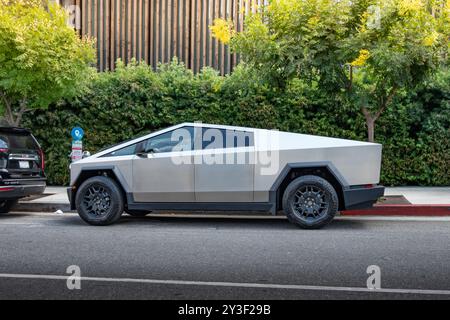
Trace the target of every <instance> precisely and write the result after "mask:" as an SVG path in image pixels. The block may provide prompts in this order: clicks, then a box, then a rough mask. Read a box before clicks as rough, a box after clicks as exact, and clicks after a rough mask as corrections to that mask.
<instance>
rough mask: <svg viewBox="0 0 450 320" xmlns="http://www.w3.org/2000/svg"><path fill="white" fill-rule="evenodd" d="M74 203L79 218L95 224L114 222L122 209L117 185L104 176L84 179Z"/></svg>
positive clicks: (102, 224) (120, 194)
mask: <svg viewBox="0 0 450 320" xmlns="http://www.w3.org/2000/svg"><path fill="white" fill-rule="evenodd" d="M75 203H76V207H77V210H78V214H79V215H80V217H81V219H83V220H84V221H85V222H87V223H89V224H91V225H95V226H105V225H109V224H112V223H114V222H116V221H117V220H118V219H119V218H120V216H121V215H122V213H123V209H124V197H123V194H122V191H121V189H120V187H119V185H118V184H117V183H116V182H115V181H114V180H112V179H111V178H108V177H104V176H96V177H92V178H89V179H87V180H86V181H84V182H83V183H82V184H81V186H80V188H79V189H78V191H77V194H76V197H75Z"/></svg>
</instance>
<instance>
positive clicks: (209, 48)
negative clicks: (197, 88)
mask: <svg viewBox="0 0 450 320" xmlns="http://www.w3.org/2000/svg"><path fill="white" fill-rule="evenodd" d="M264 1H265V0H65V1H64V0H60V1H59V2H60V4H61V5H63V6H65V7H66V9H67V10H68V11H69V13H70V21H71V23H72V25H74V26H75V27H76V28H77V30H78V32H79V33H80V35H81V36H87V37H92V38H95V39H96V48H97V67H98V69H99V70H101V71H104V70H113V69H114V64H115V61H116V60H117V59H118V58H121V59H122V60H123V61H124V62H126V63H127V62H129V61H130V60H131V59H132V58H133V57H134V58H136V59H137V60H139V61H140V60H145V61H146V62H147V63H148V64H150V65H151V66H156V65H157V64H158V63H159V62H163V63H164V62H169V61H170V60H171V59H172V58H173V57H175V56H176V57H178V59H179V60H181V61H183V62H184V63H185V64H186V66H187V67H188V68H190V69H192V70H193V71H194V72H198V71H199V70H200V69H201V68H202V67H204V66H211V67H213V68H215V69H217V70H219V71H220V73H221V74H227V73H230V72H231V70H232V69H233V68H234V66H235V65H236V64H237V63H238V60H239V57H237V56H236V55H235V54H231V53H230V50H229V48H228V46H225V45H223V44H221V43H220V42H218V41H217V40H216V39H214V38H213V37H212V36H211V32H210V30H209V26H210V25H212V23H213V21H214V19H216V18H225V19H232V20H233V21H234V23H235V27H236V29H237V30H242V28H243V20H244V19H243V18H244V15H245V13H246V12H249V11H250V10H252V11H255V10H256V8H257V7H258V6H260V5H262V4H263V3H264ZM266 1H267V0H266ZM76 13H78V15H77V14H76Z"/></svg>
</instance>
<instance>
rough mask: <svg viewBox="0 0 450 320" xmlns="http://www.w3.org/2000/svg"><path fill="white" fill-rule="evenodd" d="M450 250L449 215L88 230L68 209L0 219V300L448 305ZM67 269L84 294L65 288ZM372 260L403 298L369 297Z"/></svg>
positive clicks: (210, 221) (158, 223)
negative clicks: (316, 224)
mask: <svg viewBox="0 0 450 320" xmlns="http://www.w3.org/2000/svg"><path fill="white" fill-rule="evenodd" d="M449 244H450V219H448V218H447V219H445V218H443V219H437V220H435V219H431V220H425V221H410V220H398V219H393V220H366V219H364V218H362V219H359V218H340V219H337V220H335V221H334V222H333V223H332V224H331V225H330V226H328V227H327V228H325V229H322V230H314V231H306V230H301V229H297V228H296V227H295V226H293V225H291V224H289V223H288V222H287V221H286V220H284V219H225V218H201V219H200V218H176V217H145V218H132V217H128V216H124V218H123V219H122V220H121V221H120V222H119V223H118V224H116V225H113V226H109V227H92V226H88V225H86V224H85V223H84V222H82V221H81V220H80V219H79V217H78V216H77V215H75V214H63V215H56V214H31V213H11V214H7V215H2V216H0V257H1V258H0V299H11V298H15V299H24V298H25V299H54V298H61V299H66V298H68V299H95V300H98V299H317V298H319V299H362V298H367V299H385V298H389V299H391V298H398V299H449V298H450V272H449V271H450V245H449ZM70 265H77V266H79V268H80V270H81V277H82V280H81V289H80V290H69V289H68V288H67V285H66V282H67V281H66V280H65V278H64V277H65V276H67V274H66V269H67V267H68V266H70ZM369 265H377V266H379V267H380V270H381V287H382V289H403V290H406V292H391V291H389V290H387V292H380V291H377V290H371V291H368V290H365V289H364V288H366V280H367V277H368V274H367V273H366V269H367V267H368V266H369ZM34 277H35V278H34ZM52 277H54V278H52ZM58 277H61V278H58ZM84 277H89V278H88V279H84ZM124 278H126V279H124ZM127 279H128V280H127ZM304 286H311V287H304ZM360 289H362V290H360ZM417 290H419V291H417ZM420 290H447V292H445V291H444V292H438V291H432V292H426V291H420Z"/></svg>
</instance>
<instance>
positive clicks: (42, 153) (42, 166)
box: [39, 149, 45, 171]
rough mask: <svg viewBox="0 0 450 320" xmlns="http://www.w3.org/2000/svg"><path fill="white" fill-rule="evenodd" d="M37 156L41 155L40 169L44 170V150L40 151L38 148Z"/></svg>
mask: <svg viewBox="0 0 450 320" xmlns="http://www.w3.org/2000/svg"><path fill="white" fill-rule="evenodd" d="M39 156H40V157H41V169H42V171H44V169H45V159H44V151H42V149H39Z"/></svg>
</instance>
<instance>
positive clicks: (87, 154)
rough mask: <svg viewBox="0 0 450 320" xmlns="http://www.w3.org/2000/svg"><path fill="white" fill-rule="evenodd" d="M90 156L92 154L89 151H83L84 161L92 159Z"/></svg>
mask: <svg viewBox="0 0 450 320" xmlns="http://www.w3.org/2000/svg"><path fill="white" fill-rule="evenodd" d="M90 156H91V153H90V152H89V151H83V159H84V158H87V157H90Z"/></svg>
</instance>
